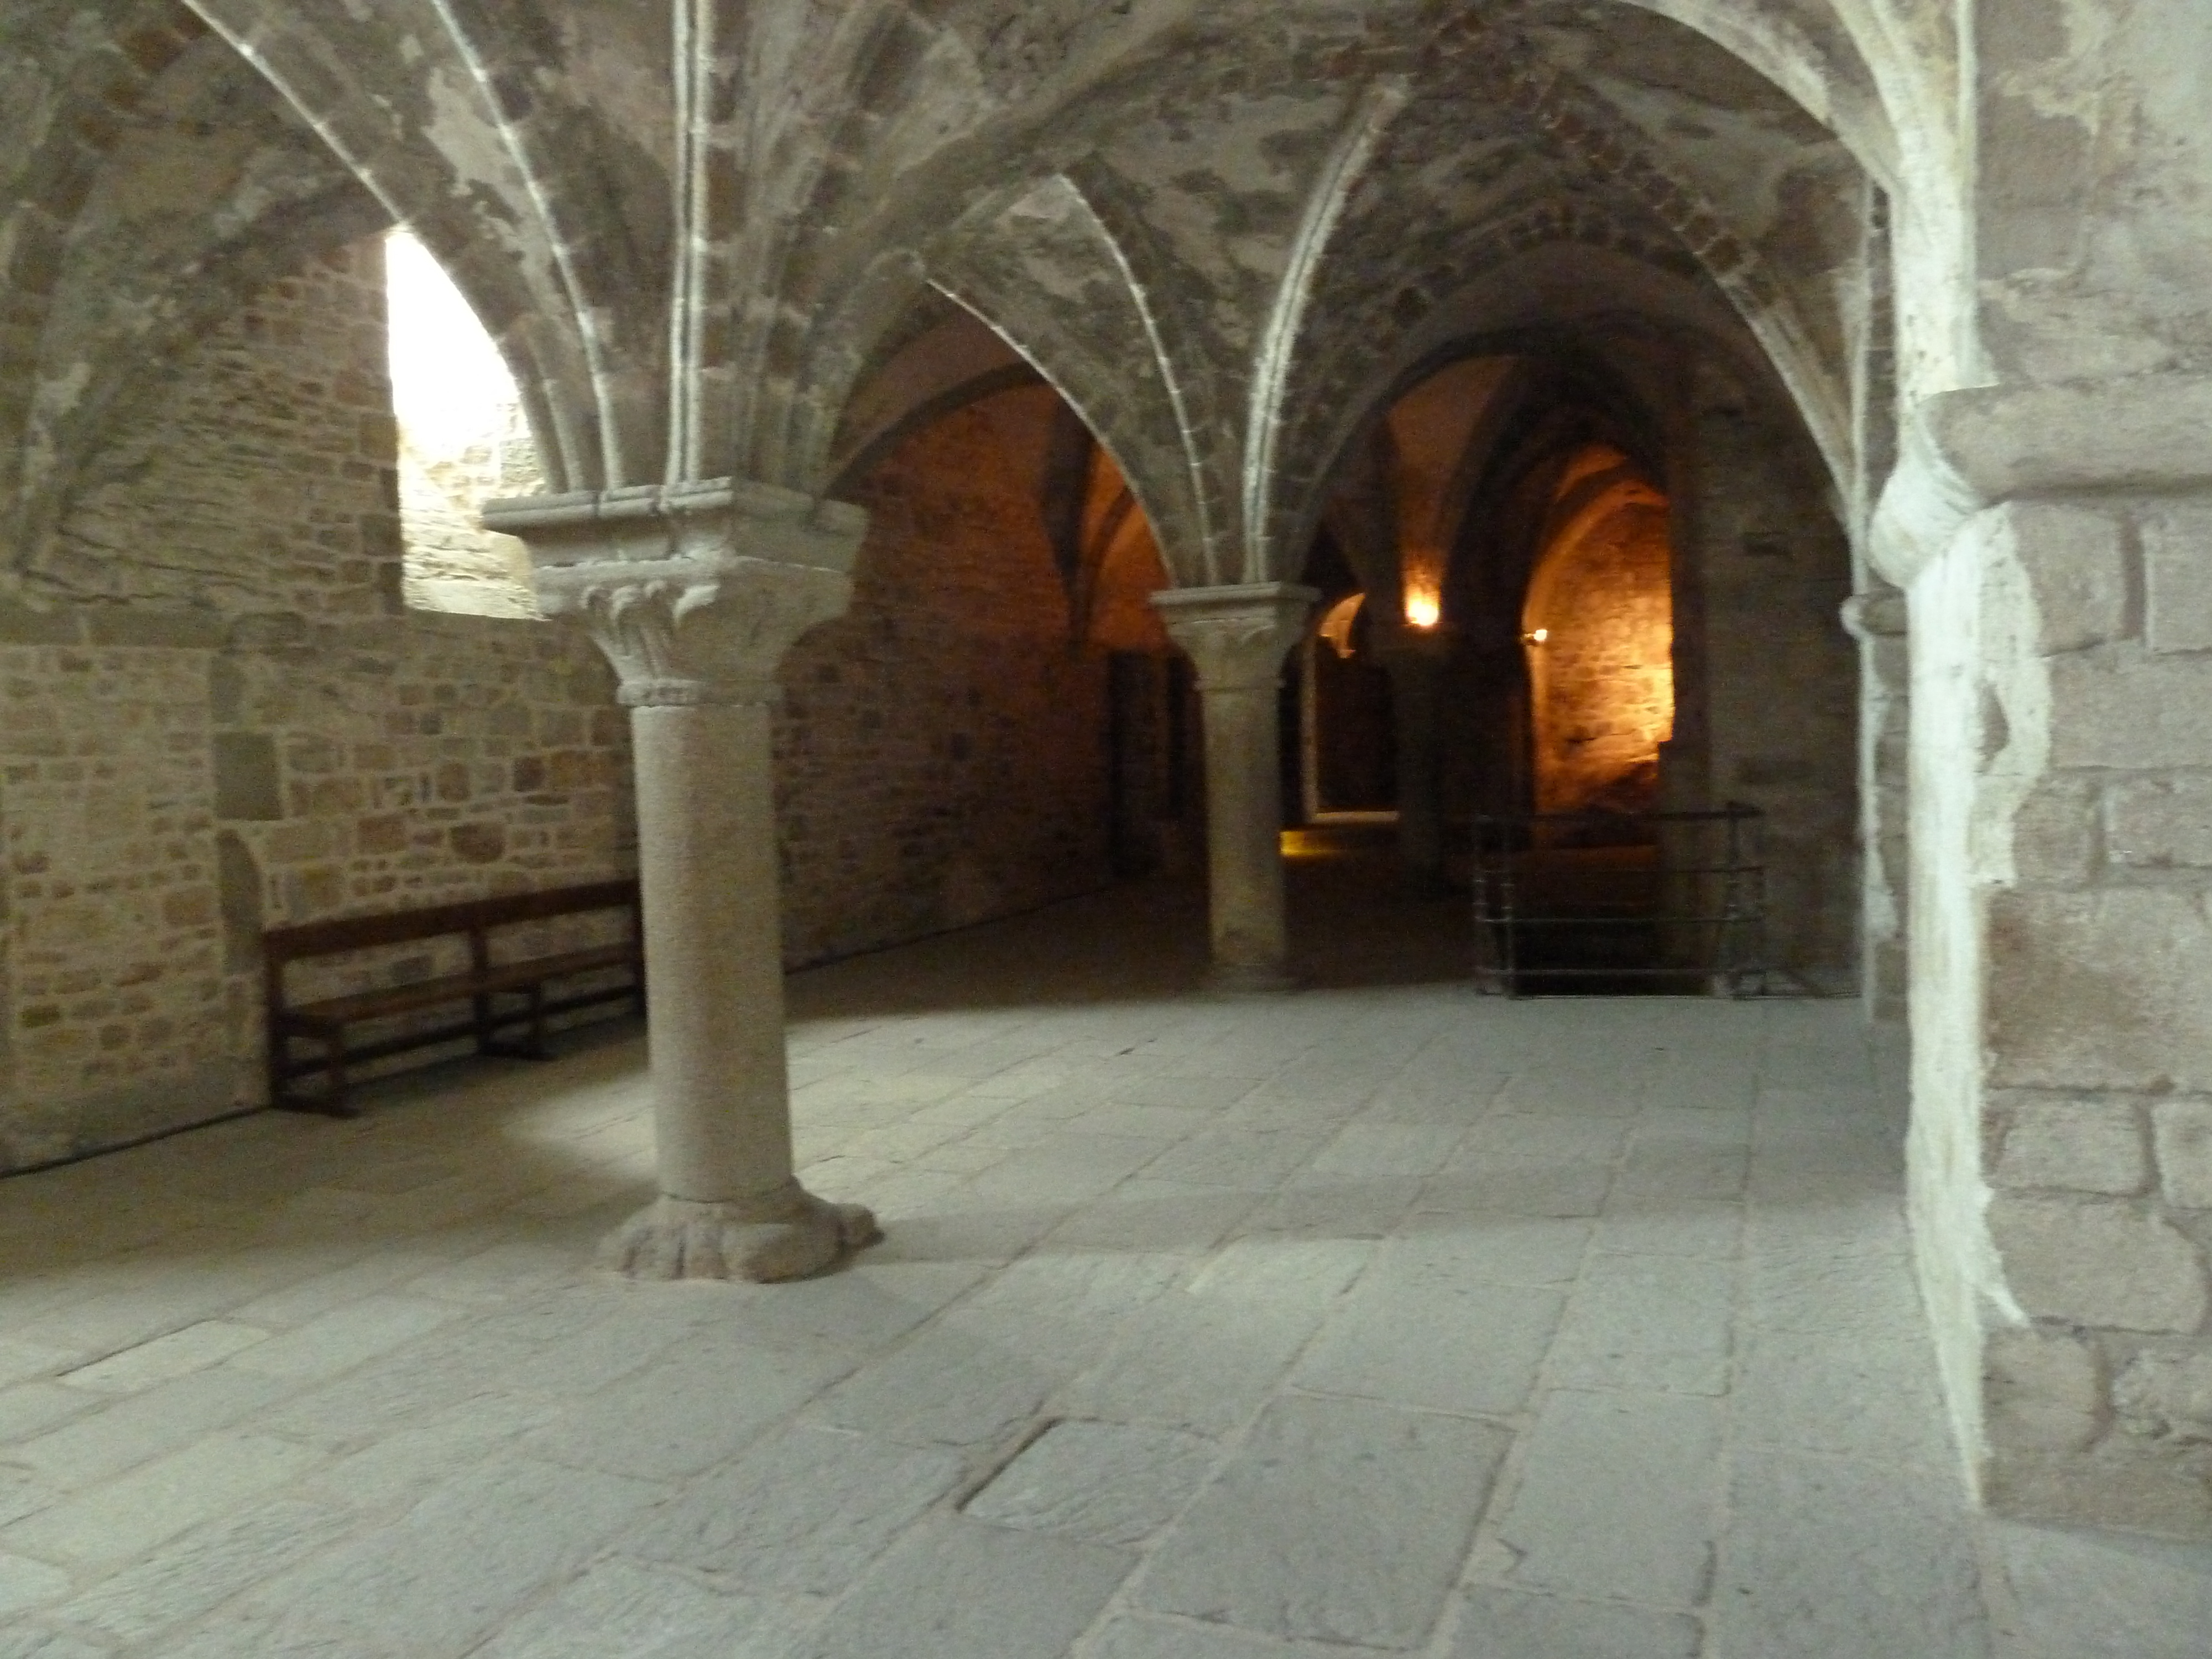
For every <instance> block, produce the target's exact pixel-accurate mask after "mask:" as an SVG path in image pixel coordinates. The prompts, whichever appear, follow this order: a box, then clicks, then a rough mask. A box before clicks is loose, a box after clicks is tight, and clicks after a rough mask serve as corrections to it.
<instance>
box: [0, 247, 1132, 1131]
mask: <svg viewBox="0 0 2212 1659" xmlns="http://www.w3.org/2000/svg"><path fill="white" fill-rule="evenodd" d="M380 246H381V245H380V241H371V242H369V243H367V244H363V245H362V246H359V247H356V248H354V249H351V250H349V251H347V252H343V253H342V254H340V255H338V256H337V257H335V258H331V259H329V260H326V261H324V262H321V263H319V264H315V265H313V266H312V267H310V268H309V269H307V270H305V271H303V272H301V273H300V274H299V275H297V276H294V277H292V278H290V279H288V280H286V281H284V282H283V283H277V284H276V285H275V286H274V287H273V288H271V289H269V290H268V291H266V292H265V293H264V294H263V295H261V296H259V298H258V299H257V300H256V301H254V302H253V303H252V305H250V306H248V307H246V309H245V310H244V311H243V312H241V313H240V314H239V315H237V316H236V317H234V319H231V321H230V322H229V323H228V325H225V326H224V327H222V328H221V329H219V330H217V331H214V332H212V333H211V334H210V336H209V337H207V338H206V339H204V341H203V342H201V343H199V345H198V346H197V349H195V350H194V351H193V352H192V353H191V356H189V357H188V358H187V359H186V360H185V361H184V362H181V363H179V365H178V366H177V367H176V368H175V370H174V372H173V374H171V375H169V376H168V378H167V380H166V381H165V382H163V383H161V385H160V386H159V387H158V389H157V390H155V391H154V392H149V395H148V396H146V397H145V398H143V399H142V402H141V405H140V407H139V408H138V410H137V412H136V414H135V415H134V417H133V419H132V420H131V422H130V423H129V424H128V425H126V426H125V428H122V429H120V430H119V431H118V433H117V435H116V436H115V439H114V441H113V442H112V444H111V445H110V446H109V447H108V448H107V449H106V452H105V453H103V455H102V456H101V457H100V459H99V460H98V461H97V462H96V464H95V465H94V470H93V474H92V477H91V478H90V481H89V482H88V485H87V487H86V489H85V490H84V491H83V492H82V495H81V497H80V499H79V501H78V503H77V505H76V509H75V510H74V512H73V513H71V514H70V517H69V519H68V520H67V521H66V523H65V524H64V526H63V527H62V529H61V531H60V533H59V535H58V538H57V539H56V542H55V544H54V545H53V546H52V548H49V549H46V550H41V551H40V553H38V554H37V555H36V556H34V557H33V558H32V559H31V560H30V561H29V562H28V565H27V571H26V574H25V576H24V578H23V580H21V582H20V583H19V584H18V585H17V586H15V588H13V589H11V590H9V591H8V592H0V1172H4V1171H5V1170H9V1169H17V1168H23V1167H27V1166H29V1165H33V1164H40V1163H43V1162H46V1161H48V1160H51V1159H54V1158H64V1157H68V1156H71V1155H73V1154H76V1153H78V1152H84V1151H88V1150H93V1149H96V1148H99V1147H101V1146H113V1145H117V1144H120V1143H122V1142H125V1141H129V1140H131V1139H137V1138H140V1137H142V1136H144V1135H147V1134H151V1133H160V1132H161V1131H163V1130H167V1129H169V1128H173V1127H180V1126H183V1125H186V1124H190V1123H193V1122H199V1121H205V1120H207V1119H209V1118H210V1117H215V1116H219V1115H222V1114H224V1113H227V1112H229V1111H233V1110H237V1109H246V1108H249V1107H251V1106H252V1105H254V1104H256V1103H258V1102H259V1101H260V1100H261V1099H262V1097H263V1084H262V1073H261V1054H262V1052H263V1036H262V1020H261V981H260V959H259V950H258V940H259V937H260V934H261V933H262V931H263V930H264V928H267V927H276V926H281V925H285V924H289V923H294V922H301V921H314V920H319V919H323V918H327V917H331V916H336V915H347V914H361V913H370V912H375V911H379V910H383V909H388V908H400V907H404V906H409V905H415V904H422V903H429V902H441V901H447V900H453V899H463V898H471V897H477V896H485V895H489V894H491V893H495V892H500V891H503V890H513V889H518V888H525V887H539V886H554V885H562V884H568V883H573V882H580V881H589V880H596V879H600V878H605V877H610V876H617V875H622V874H626V873H628V872H630V871H632V870H634V869H635V846H634V842H635V828H634V818H633V814H632V810H631V805H630V799H629V743H628V738H629V731H628V722H627V717H626V715H625V714H623V711H622V710H621V709H619V708H617V707H616V705H615V702H614V681H613V677H612V675H611V673H610V671H608V670H607V668H606V667H605V664H604V663H603V661H602V660H601V659H600V658H599V654H598V653H597V652H596V651H595V650H594V649H593V648H592V647H591V645H590V644H589V643H588V641H586V637H585V636H584V635H583V634H582V633H581V631H580V630H577V629H571V628H569V627H567V626H564V625H556V624H554V623H545V622H542V621H535V620H529V619H526V618H516V619H507V618H504V617H500V616H498V615H497V613H498V612H499V611H501V610H502V609H505V610H507V611H510V612H512V611H516V610H525V611H526V610H527V609H529V608H530V607H528V606H527V605H515V604H513V603H512V601H513V598H514V596H515V594H516V592H517V591H518V590H516V588H515V586H514V583H513V574H512V572H511V571H508V570H507V569H505V568H495V566H492V565H487V566H485V567H484V568H482V569H471V570H465V571H461V572H460V573H459V574H458V575H456V574H455V572H454V571H453V569H449V568H443V567H441V571H440V575H441V580H447V579H452V580H474V581H476V582H477V583H478V584H479V585H482V586H486V587H487V588H490V587H494V586H502V587H503V592H504V595H505V598H504V599H502V598H501V594H499V593H494V594H491V595H490V596H489V598H488V599H485V600H484V601H483V603H482V604H476V603H471V605H469V606H468V608H469V609H471V610H474V611H484V612H490V613H493V614H475V615H437V614H428V613H425V612H422V611H410V610H407V609H405V608H404V607H403V605H402V604H401V602H400V599H401V593H402V573H403V565H404V553H403V546H402V537H401V533H400V526H399V520H398V513H397V510H396V509H397V506H398V487H397V483H396V477H397V470H398V453H397V450H396V447H395V439H394V432H393V424H392V419H391V416H390V394H389V389H388V386H386V383H385V381H384V379H383V376H384V368H383V350H384V346H383V333H382V329H383V320H382V304H381V297H380V296H381V292H382V290H381V287H380V280H379V271H378V259H379V257H380ZM1027 395H1029V396H1030V398H1031V399H1032V401H1034V402H1036V403H1038V404H1039V407H1038V409H1036V410H1031V411H1030V413H1031V414H1035V415H1036V416H1037V417H1038V418H1043V417H1044V416H1046V415H1048V413H1049V410H1050V407H1051V404H1050V398H1049V394H1044V393H1034V392H1033V393H1030V394H1027ZM989 413H991V411H980V410H968V411H963V412H960V413H957V414H955V415H953V416H950V417H948V418H946V419H945V420H943V421H941V422H937V423H935V424H934V425H933V426H932V427H930V428H927V429H926V430H924V431H923V432H922V433H921V434H920V435H917V436H916V437H915V439H914V440H912V441H910V442H909V443H908V445H907V446H906V447H904V448H903V449H902V450H901V451H900V452H898V453H895V454H894V455H893V456H892V457H891V458H890V459H889V460H888V461H887V462H886V463H885V464H884V465H883V466H882V467H881V468H879V469H878V471H877V472H876V473H875V475H874V476H873V478H872V483H871V484H870V486H869V488H868V491H867V494H866V496H865V498H864V499H865V501H866V505H868V506H869V507H872V509H873V510H874V513H875V520H874V528H873V530H872V532H871V535H870V538H869V540H868V543H867V544H866V548H865V550H863V552H862V555H861V557H860V566H859V570H858V577H859V592H858V594H857V596H856V599H855V601H854V606H853V609H852V611H851V613H850V614H849V615H848V617H845V618H843V619H842V620H841V621H839V622H837V623H833V624H831V625H829V626H828V627H825V628H823V629H821V630H819V631H818V632H817V633H816V634H815V635H812V636H811V637H810V638H808V639H807V640H805V641H803V642H802V643H801V645H800V647H799V648H798V649H797V650H796V651H795V652H794V653H793V655H792V657H791V659H789V661H788V662H787V666H786V671H785V674H784V682H785V684H786V686H787V691H788V696H787V703H786V706H785V708H784V709H783V711H782V713H781V715H780V717H779V721H778V726H777V732H778V747H779V757H780V758H779V764H780V769H781V790H782V808H783V836H784V867H785V878H786V891H787V913H788V918H789V922H788V927H787V960H789V961H791V962H793V963H803V962H808V961H817V960H821V959H823V958H826V957H834V956H838V955H843V954H847V953H849V952H852V951H861V950H867V949H872V948H876V947H878V946H881V945H886V944H890V943H893V942H896V941H898V940H902V939H912V938H915V937H917V936H920V935H922V934H926V933H933V932H937V931H939V930H942V929H945V928H949V927H961V926H964V925H967V924H969V923H972V922H975V921H983V920H987V919H988V918H991V917H994V916H997V915H1006V914H1009V913H1012V912H1014V911H1018V910H1021V909H1025V908H1031V907H1033V906H1035V905H1037V904H1041V903H1044V902H1048V901H1050V900H1052V899H1054V898H1059V897H1062V896H1066V895H1068V894H1071V893H1073V892H1077V891H1081V890H1086V889H1089V888H1092V887H1096V886H1097V885H1099V884H1103V883H1104V882H1105V881H1107V880H1108V879H1109V878H1110V875H1111V866H1110V860H1111V854H1110V847H1109V842H1110V833H1111V832H1110V811H1109V768H1108V764H1107V757H1106V744H1107V733H1108V729H1109V720H1108V705H1107V665H1106V658H1105V655H1104V653H1103V652H1102V651H1099V650H1097V649H1096V648H1084V649H1078V648H1076V647H1074V646H1073V644H1072V643H1071V641H1070V625H1069V621H1068V611H1067V602H1066V595H1065V592H1064V591H1063V589H1062V587H1061V586H1060V578H1059V576H1058V575H1057V574H1056V572H1055V571H1054V568H1053V565H1052V562H1051V558H1050V553H1049V550H1048V546H1047V544H1046V542H1045V538H1044V531H1043V527H1042V520H1041V519H1040V517H1039V514H1038V512H1037V507H1036V501H1037V496H1036V478H1035V477H1034V476H1033V469H1025V468H1024V466H1023V465H1021V458H1020V457H1019V455H1018V454H1015V453H1012V452H1011V451H1010V448H1009V443H1008V441H1007V439H1006V432H1007V431H1008V430H1010V429H1018V428H1022V422H1024V420H1026V419H1027V418H1028V416H1026V415H1024V414H1023V412H1022V411H1021V410H1018V409H1013V408H1012V407H1011V406H1010V407H1009V408H1002V409H1000V410H996V411H995V416H996V418H995V419H992V418H986V415H987V414H989ZM1010 420H1011V421H1012V428H1009V426H1008V422H1009V421H1010ZM447 597H450V596H447ZM612 925H614V919H612V918H601V919H599V921H596V922H594V921H583V922H580V923H577V924H574V926H575V927H578V928H579V929H581V930H584V932H585V933H596V932H597V931H599V929H600V928H601V927H611V926H612ZM544 942H545V943H547V944H551V943H553V942H554V941H553V940H551V939H548V940H546V941H544ZM516 943H517V945H518V946H519V947H520V948H531V945H532V941H526V940H518V941H517V942H516ZM456 948H458V947H456ZM458 966H459V963H458V962H457V961H456V960H454V959H453V956H452V954H451V953H450V952H448V953H445V954H441V951H439V950H434V949H425V948H423V947H420V946H416V947H410V948H407V949H404V950H398V951H386V952H380V953H371V954H365V955H362V956H360V957H348V958H339V959H335V960H332V961H329V962H325V963H319V964H314V965H312V966H309V967H305V968H301V969H295V977H294V979H293V981H292V984H293V987H294V991H295V995H301V996H312V995H318V994H336V993H338V992H341V991H345V990H352V989H359V988H364V987H368V986H370V985H375V984H386V983H392V982H395V981H402V980H405V979H410V978H418V977H422V976H425V975H431V974H435V973H439V972H443V971H447V970H449V969H453V968H455V967H458ZM415 1058H416V1059H417V1060H419V1059H420V1058H421V1056H416V1057H415ZM403 1063H410V1062H403Z"/></svg>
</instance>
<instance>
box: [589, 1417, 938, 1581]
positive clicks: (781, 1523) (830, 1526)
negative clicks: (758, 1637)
mask: <svg viewBox="0 0 2212 1659" xmlns="http://www.w3.org/2000/svg"><path fill="white" fill-rule="evenodd" d="M963 1467H964V1466H963V1463H962V1462H961V1460H960V1458H959V1457H958V1456H957V1455H955V1454H953V1453H952V1452H951V1451H948V1450H943V1449H937V1450H923V1449H915V1448H913V1447H908V1446H901V1445H896V1444H894V1443H891V1442H890V1441H886V1440H879V1439H874V1438H872V1437H868V1436H866V1435H857V1434H848V1433H844V1432H842V1431H835V1430H828V1429H818V1428H792V1429H786V1430H783V1431H781V1432H779V1433H776V1434H774V1435H771V1436H769V1437H768V1438H766V1439H764V1440H763V1441H762V1442H761V1443H759V1444H758V1445H756V1446H755V1447H754V1448H753V1449H751V1450H750V1451H749V1452H747V1453H746V1454H745V1455H744V1456H743V1457H740V1458H738V1459H737V1460H735V1461H734V1462H731V1463H728V1464H726V1465H725V1466H724V1467H723V1468H720V1469H716V1470H714V1471H712V1472H710V1473H709V1474H708V1475H707V1476H706V1477H705V1478H704V1479H702V1480H699V1481H697V1482H696V1483H694V1484H693V1485H692V1486H690V1487H689V1488H688V1489H687V1490H686V1491H685V1492H684V1495H683V1496H682V1497H681V1498H678V1499H676V1500H675V1501H674V1502H672V1503H671V1504H667V1505H665V1507H663V1508H662V1509H660V1510H657V1511H655V1513H654V1514H653V1516H651V1517H650V1519H648V1520H647V1521H646V1522H644V1523H643V1524H642V1525H641V1527H640V1528H638V1529H637V1531H636V1532H635V1534H634V1536H633V1537H632V1538H631V1539H630V1541H629V1546H628V1547H629V1550H630V1552H631V1553H633V1554H635V1555H637V1556H639V1557H640V1558H641V1559H646V1560H650V1561H665V1562H669V1563H671V1564H674V1565H678V1566H683V1567H688V1568H691V1569H693V1570H696V1571H700V1572H706V1573H711V1574H714V1575H715V1576H716V1577H720V1578H724V1579H726V1580H727V1581H728V1582H730V1583H735V1584H742V1585H744V1586H745V1587H747V1588H748V1589H759V1590H763V1591H769V1592H775V1593H780V1594H790V1595H836V1594H837V1593H838V1592H839V1591H841V1590H843V1589H846V1588H847V1587H848V1586H849V1585H850V1584H851V1583H853V1581H854V1579H855V1578H857V1577H859V1576H860V1573H861V1572H862V1571H863V1570H865V1569H866V1567H867V1565H868V1564H869V1563H870V1562H872V1561H873V1560H874V1559H876V1558H877V1557H878V1556H879V1555H881V1554H882V1553H884V1550H885V1549H887V1548H889V1547H890V1544H891V1542H892V1541H893V1540H895V1539H896V1538H897V1536H898V1535H899V1534H900V1532H901V1531H902V1529H903V1528H906V1527H907V1526H908V1525H909V1524H910V1523H911V1522H913V1521H914V1520H915V1517H916V1516H920V1515H921V1514H922V1513H923V1511H925V1510H927V1509H928V1508H929V1507H930V1506H931V1505H932V1504H935V1503H936V1502H937V1501H938V1500H939V1498H943V1497H944V1496H945V1494H946V1493H947V1492H950V1491H951V1489H952V1488H953V1486H954V1485H955V1484H956V1483H957V1481H958V1480H959V1479H960V1477H961V1474H962V1472H963Z"/></svg>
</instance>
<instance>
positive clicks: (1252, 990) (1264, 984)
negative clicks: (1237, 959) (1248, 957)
mask: <svg viewBox="0 0 2212 1659" xmlns="http://www.w3.org/2000/svg"><path fill="white" fill-rule="evenodd" d="M1297 988H1298V982H1297V981H1296V980H1295V979H1292V978H1291V976H1290V975H1289V974H1287V973H1285V971H1284V970H1283V969H1281V968H1279V967H1267V966H1253V965H1251V964H1248V963H1233V962H1217V963H1214V964H1213V966H1212V967H1211V968H1209V969H1206V990H1207V991H1208V992H1210V993H1212V994H1213V995H1215V996H1218V997H1264V996H1279V995H1280V994H1282V993H1284V992H1285V991H1295V990H1297Z"/></svg>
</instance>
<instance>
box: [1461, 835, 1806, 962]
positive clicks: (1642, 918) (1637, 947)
mask: <svg viewBox="0 0 2212 1659" xmlns="http://www.w3.org/2000/svg"><path fill="white" fill-rule="evenodd" d="M1764 829H1765V813H1763V812H1762V811H1759V808H1757V807H1755V806H1747V805H1743V804H1741V802H1735V801H1731V802H1730V803H1729V805H1726V806H1723V807H1721V808H1719V809H1717V810H1716V811H1696V812H1687V811H1685V812H1536V813H1531V814H1529V815H1528V816H1526V817H1478V818H1476V819H1475V820H1474V939H1475V945H1474V950H1475V967H1474V974H1475V981H1476V984H1477V985H1478V987H1480V989H1482V990H1483V991H1485V992H1487V993H1489V994H1492V995H1498V996H1526V995H1529V994H1541V993H1544V992H1552V993H1554V994H1558V993H1567V992H1577V991H1579V992H1581V993H1583V994H1607V993H1618V992H1630V991H1644V992H1662V993H1667V992H1671V993H1674V994H1692V995H1708V996H1733V997H1742V996H1755V995H1758V994H1760V993H1761V992H1763V991H1765V989H1766V980H1767V972H1768V969H1767V964H1766V866H1765V852H1764V846H1763V842H1764Z"/></svg>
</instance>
